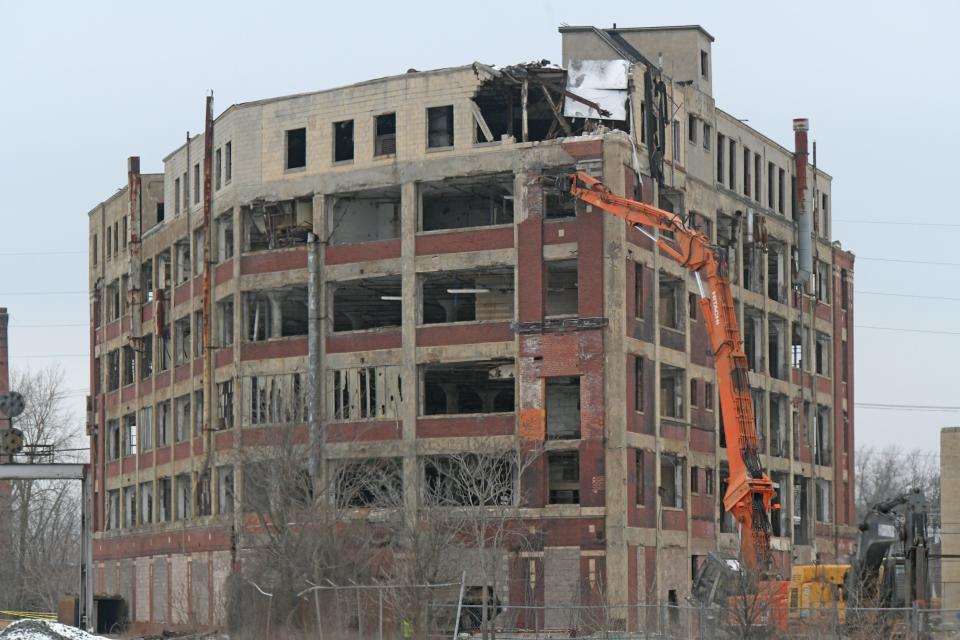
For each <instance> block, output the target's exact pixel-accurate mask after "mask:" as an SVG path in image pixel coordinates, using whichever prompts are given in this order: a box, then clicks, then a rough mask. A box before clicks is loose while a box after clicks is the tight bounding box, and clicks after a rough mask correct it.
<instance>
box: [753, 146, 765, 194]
mask: <svg viewBox="0 0 960 640" xmlns="http://www.w3.org/2000/svg"><path fill="white" fill-rule="evenodd" d="M761 166H763V165H762V164H761V160H760V154H759V153H755V154H753V199H754V200H756V201H757V202H760V199H761V197H762V196H761V193H760V186H761V178H760V176H761V172H760V167H761Z"/></svg>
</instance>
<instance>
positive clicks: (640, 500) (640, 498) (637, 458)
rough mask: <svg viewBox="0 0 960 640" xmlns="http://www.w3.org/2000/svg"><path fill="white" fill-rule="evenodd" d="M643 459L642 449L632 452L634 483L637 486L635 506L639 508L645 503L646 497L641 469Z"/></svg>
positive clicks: (642, 467)
mask: <svg viewBox="0 0 960 640" xmlns="http://www.w3.org/2000/svg"><path fill="white" fill-rule="evenodd" d="M643 457H644V454H643V449H637V450H636V451H635V452H634V464H635V473H634V481H635V483H636V485H637V504H638V505H641V506H642V505H644V504H645V503H646V496H645V494H646V491H645V490H644V489H645V488H646V484H647V483H646V480H645V479H644V477H643V469H644V462H643Z"/></svg>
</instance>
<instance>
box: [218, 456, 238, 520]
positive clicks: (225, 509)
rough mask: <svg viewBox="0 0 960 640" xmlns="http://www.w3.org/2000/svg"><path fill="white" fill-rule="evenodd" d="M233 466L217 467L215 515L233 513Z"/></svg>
mask: <svg viewBox="0 0 960 640" xmlns="http://www.w3.org/2000/svg"><path fill="white" fill-rule="evenodd" d="M233 499H234V485H233V465H224V466H221V467H217V513H220V514H226V513H233Z"/></svg>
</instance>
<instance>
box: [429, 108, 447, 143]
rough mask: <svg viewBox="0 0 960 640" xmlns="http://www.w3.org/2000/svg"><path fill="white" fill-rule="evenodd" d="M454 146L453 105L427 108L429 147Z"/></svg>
mask: <svg viewBox="0 0 960 640" xmlns="http://www.w3.org/2000/svg"><path fill="white" fill-rule="evenodd" d="M452 146H453V105H447V106H444V107H429V108H428V109H427V148H429V149H438V148H444V147H452Z"/></svg>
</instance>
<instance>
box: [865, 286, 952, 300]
mask: <svg viewBox="0 0 960 640" xmlns="http://www.w3.org/2000/svg"><path fill="white" fill-rule="evenodd" d="M857 293H859V294H862V295H865V296H892V297H894V298H917V299H920V300H950V301H954V302H960V298H952V297H948V296H922V295H919V294H914V293H891V292H889V291H863V290H862V289H861V290H858V291H857Z"/></svg>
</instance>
